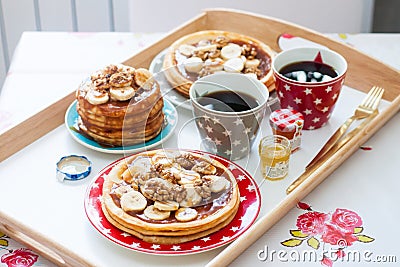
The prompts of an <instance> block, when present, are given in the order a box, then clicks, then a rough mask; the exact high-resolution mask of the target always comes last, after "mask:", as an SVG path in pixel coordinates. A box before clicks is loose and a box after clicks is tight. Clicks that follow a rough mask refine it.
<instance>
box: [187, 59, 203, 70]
mask: <svg viewBox="0 0 400 267" xmlns="http://www.w3.org/2000/svg"><path fill="white" fill-rule="evenodd" d="M183 64H184V67H185V70H186V71H188V72H192V73H199V72H200V71H201V69H202V68H203V64H204V63H203V60H202V59H201V58H199V57H190V58H188V59H186V60H185V62H184V63H183Z"/></svg>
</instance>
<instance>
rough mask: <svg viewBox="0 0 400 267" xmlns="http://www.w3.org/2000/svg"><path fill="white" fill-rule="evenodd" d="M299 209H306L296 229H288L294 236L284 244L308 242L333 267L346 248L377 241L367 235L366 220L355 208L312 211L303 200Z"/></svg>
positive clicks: (299, 217) (298, 218)
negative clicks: (365, 231)
mask: <svg viewBox="0 0 400 267" xmlns="http://www.w3.org/2000/svg"><path fill="white" fill-rule="evenodd" d="M297 208H299V209H301V210H304V211H305V212H304V213H302V214H300V215H299V216H298V217H297V220H296V227H297V229H292V230H290V231H289V232H290V235H291V236H292V237H291V238H289V239H286V240H285V241H282V242H281V244H282V245H283V246H285V247H297V246H300V245H301V244H303V243H307V245H308V246H309V247H311V248H313V249H315V250H316V251H319V250H321V254H322V255H321V257H320V259H321V260H320V263H321V264H322V265H324V266H329V267H332V266H333V263H334V262H335V261H337V260H339V259H341V258H343V257H345V256H346V249H347V248H348V247H350V246H352V245H353V244H354V243H355V242H362V243H370V242H373V241H374V240H375V239H374V238H373V237H370V236H369V235H366V234H364V227H363V221H362V219H361V217H360V215H358V214H357V213H356V212H355V211H352V210H348V209H344V208H337V209H336V210H335V211H334V212H329V213H325V212H320V211H316V210H313V209H312V208H311V206H310V205H309V204H307V203H304V202H299V203H298V205H297ZM328 251H329V252H331V253H328ZM332 252H333V253H332Z"/></svg>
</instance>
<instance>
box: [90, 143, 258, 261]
mask: <svg viewBox="0 0 400 267" xmlns="http://www.w3.org/2000/svg"><path fill="white" fill-rule="evenodd" d="M167 150H179V151H186V152H194V153H198V154H201V155H205V156H209V157H211V158H214V159H215V160H218V161H221V160H222V161H225V162H226V163H228V165H233V166H234V167H235V168H236V169H238V170H239V171H240V172H241V173H242V174H244V175H245V176H247V179H248V180H249V181H250V182H249V183H250V185H253V186H254V195H255V196H254V202H252V204H253V205H254V203H256V205H257V207H256V209H255V212H253V213H252V214H253V215H252V218H251V220H250V221H248V222H247V224H246V225H245V227H243V229H241V230H240V232H239V233H234V234H232V235H231V236H230V238H229V240H225V241H223V242H217V243H213V244H210V245H209V246H207V247H206V248H202V249H199V250H190V251H189V250H185V251H172V250H168V251H167V250H163V251H161V250H156V249H154V251H153V250H149V249H146V248H141V247H140V246H139V247H132V246H128V245H126V244H125V243H122V241H120V240H118V239H116V238H115V237H113V236H110V235H107V234H105V233H104V232H103V231H101V230H100V229H99V227H98V226H97V225H95V223H94V222H93V219H92V218H91V215H89V213H90V212H89V210H88V209H89V205H90V201H89V200H90V193H91V191H92V188H93V184H95V183H96V182H97V180H98V179H100V178H102V179H103V182H104V178H103V177H102V176H103V175H104V173H105V172H106V171H107V170H109V169H111V168H112V167H113V166H115V165H116V164H117V163H118V162H120V161H121V160H123V159H125V158H126V157H129V156H132V155H128V156H124V157H122V158H120V159H117V160H115V161H113V162H111V163H110V164H108V165H107V166H105V167H104V168H102V169H101V171H99V172H98V173H97V174H96V176H95V177H94V178H93V179H92V180H91V181H90V183H89V184H88V186H87V189H86V192H85V196H84V210H85V214H86V217H87V218H88V220H89V222H90V224H91V225H92V226H93V228H94V229H95V230H96V232H98V233H99V234H100V235H101V236H103V237H104V238H105V239H107V240H109V241H112V242H113V243H114V244H116V245H118V246H121V247H124V248H126V249H129V250H131V251H135V252H140V253H144V254H148V255H161V256H180V255H193V254H198V253H203V252H207V251H210V250H213V249H217V248H220V247H222V246H225V245H227V244H229V243H231V242H233V241H234V240H235V239H237V238H239V237H240V236H241V235H242V234H244V233H245V232H246V231H247V230H248V229H249V228H250V227H251V226H252V225H253V224H254V223H255V221H256V220H257V218H258V215H259V214H260V211H261V205H262V201H261V192H260V189H259V187H258V184H257V182H256V180H255V179H254V178H253V177H252V176H251V175H250V173H249V172H248V171H247V170H245V169H244V168H243V167H241V166H240V165H238V164H237V163H235V162H233V161H230V160H228V159H225V158H223V157H220V156H218V155H215V154H211V153H209V152H205V151H200V150H193V149H173V148H168V149H167ZM235 179H236V181H237V177H235ZM240 181H241V180H240ZM240 181H239V182H240ZM244 189H246V188H240V187H239V196H240V195H241V194H240V192H241V190H244ZM239 205H242V203H241V201H240V203H239ZM249 207H250V206H249ZM249 207H246V210H245V212H244V214H245V213H246V212H248V211H247V210H248V209H249ZM94 209H96V208H94ZM96 210H97V209H96ZM97 211H98V210H97ZM98 212H101V213H103V211H102V210H100V211H98ZM236 216H237V214H236V215H235V218H234V220H240V218H239V219H236ZM102 218H103V219H105V215H104V214H103V217H102ZM234 220H232V221H231V222H230V223H229V224H228V225H226V226H225V227H223V228H222V229H220V230H219V231H217V232H215V233H212V234H210V235H213V234H216V233H218V232H220V231H222V230H223V229H225V228H227V227H228V226H229V225H230V224H231V223H232V222H233V221H234ZM111 227H113V228H115V229H117V230H118V231H121V232H124V231H122V230H120V229H118V228H117V227H115V226H114V225H112V224H111ZM129 235H131V234H129ZM210 235H207V237H208V236H210ZM131 236H132V237H133V238H135V239H137V240H138V242H143V243H147V244H152V243H149V242H145V241H143V240H141V239H139V238H137V237H135V236H133V235H131ZM203 238H204V237H203ZM196 240H201V238H199V239H196ZM192 241H195V240H192ZM192 241H190V242H192ZM170 245H171V246H174V244H170ZM176 245H179V244H176Z"/></svg>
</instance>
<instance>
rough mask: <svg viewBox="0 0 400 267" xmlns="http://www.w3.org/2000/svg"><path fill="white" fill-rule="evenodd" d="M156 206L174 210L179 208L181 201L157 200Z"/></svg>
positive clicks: (161, 208)
mask: <svg viewBox="0 0 400 267" xmlns="http://www.w3.org/2000/svg"><path fill="white" fill-rule="evenodd" d="M154 207H155V208H157V209H159V210H163V211H174V210H177V209H179V203H178V202H176V201H172V200H167V201H155V202H154Z"/></svg>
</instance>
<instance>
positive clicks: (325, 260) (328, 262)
mask: <svg viewBox="0 0 400 267" xmlns="http://www.w3.org/2000/svg"><path fill="white" fill-rule="evenodd" d="M321 264H322V265H325V266H328V267H332V265H333V261H332V260H331V259H330V258H328V257H325V256H324V257H323V258H322V260H321Z"/></svg>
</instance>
